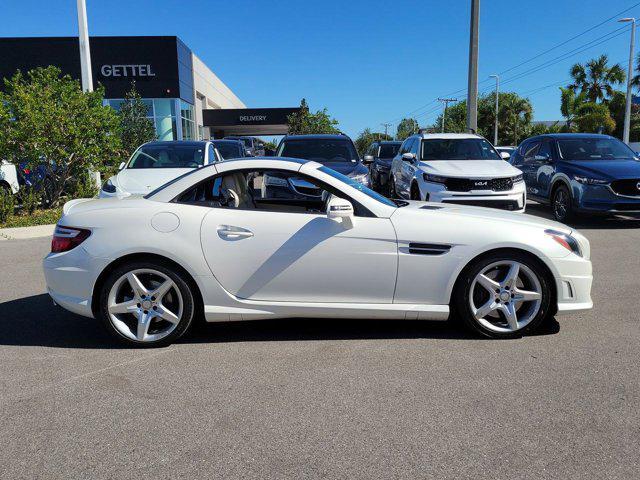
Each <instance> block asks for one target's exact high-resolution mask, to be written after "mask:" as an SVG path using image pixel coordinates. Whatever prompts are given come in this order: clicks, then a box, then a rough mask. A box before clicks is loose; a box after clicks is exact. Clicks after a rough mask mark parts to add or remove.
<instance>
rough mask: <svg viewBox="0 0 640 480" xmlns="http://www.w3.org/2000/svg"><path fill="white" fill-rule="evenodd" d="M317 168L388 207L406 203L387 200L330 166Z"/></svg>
mask: <svg viewBox="0 0 640 480" xmlns="http://www.w3.org/2000/svg"><path fill="white" fill-rule="evenodd" d="M318 170H320V171H321V172H323V173H326V174H327V175H331V176H332V177H333V178H337V179H338V180H340V181H341V182H343V183H346V184H347V185H349V186H350V187H353V188H355V189H356V190H360V191H361V192H362V193H364V194H366V195H368V196H369V197H371V198H373V199H374V200H377V201H378V202H380V203H384V204H385V205H387V206H389V207H398V206H404V205H406V202H402V205H400V204H397V203H395V202H393V201H392V200H389V199H388V198H387V197H383V196H382V195H380V194H379V193H376V192H374V191H373V190H371V189H370V188H368V187H365V186H364V185H363V184H362V183H360V182H357V181H355V180H354V179H353V178H350V177H347V176H346V175H343V174H341V173H338V172H336V171H335V170H334V169H332V168H329V167H320V168H318Z"/></svg>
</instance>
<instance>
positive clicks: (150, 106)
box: [105, 98, 193, 140]
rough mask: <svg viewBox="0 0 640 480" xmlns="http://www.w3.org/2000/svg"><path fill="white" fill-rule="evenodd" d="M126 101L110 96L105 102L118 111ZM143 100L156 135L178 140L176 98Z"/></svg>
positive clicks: (161, 138) (163, 138)
mask: <svg viewBox="0 0 640 480" xmlns="http://www.w3.org/2000/svg"><path fill="white" fill-rule="evenodd" d="M124 101H125V100H124V99H122V98H110V99H108V100H105V104H106V105H109V106H110V107H111V108H113V109H114V110H115V111H116V112H119V111H120V108H121V107H122V104H123V103H124ZM142 101H143V102H144V104H145V106H146V107H147V118H148V119H149V120H151V121H152V122H153V124H154V125H155V128H156V136H157V137H158V140H177V139H178V130H177V127H176V120H177V119H176V107H175V105H176V99H174V98H143V99H142ZM183 103H184V102H183ZM186 105H189V104H186ZM192 108H193V107H192ZM192 115H193V112H192ZM192 118H193V117H192ZM183 131H184V128H183ZM185 138H186V137H185Z"/></svg>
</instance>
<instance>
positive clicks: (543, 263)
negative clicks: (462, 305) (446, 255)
mask: <svg viewBox="0 0 640 480" xmlns="http://www.w3.org/2000/svg"><path fill="white" fill-rule="evenodd" d="M496 253H504V254H507V253H518V254H524V255H526V256H527V257H529V258H530V259H531V260H532V261H533V262H534V263H536V264H537V265H538V266H539V267H540V268H541V269H542V271H543V272H544V273H545V276H546V277H547V280H548V282H549V285H550V286H551V295H552V298H551V305H552V308H553V309H554V310H555V308H557V303H558V302H557V299H558V287H557V285H556V280H555V275H554V273H553V270H552V268H551V267H550V266H549V264H548V263H547V262H546V261H544V260H542V258H541V257H540V255H539V254H538V253H536V252H533V251H530V250H527V249H526V248H518V247H499V248H491V249H489V250H485V251H483V252H481V253H478V254H476V255H475V256H473V257H471V258H469V259H467V261H466V262H464V264H463V265H462V268H459V269H458V271H457V272H456V273H455V281H454V282H452V284H451V285H450V287H449V289H448V292H447V302H448V303H451V299H452V297H453V294H454V292H455V291H456V288H458V284H459V283H460V281H461V280H462V279H463V278H464V274H465V273H466V271H467V270H468V269H469V267H470V266H471V265H473V264H474V263H475V262H476V261H478V260H479V259H481V258H483V257H488V256H490V255H494V254H496Z"/></svg>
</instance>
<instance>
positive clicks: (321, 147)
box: [276, 134, 369, 186]
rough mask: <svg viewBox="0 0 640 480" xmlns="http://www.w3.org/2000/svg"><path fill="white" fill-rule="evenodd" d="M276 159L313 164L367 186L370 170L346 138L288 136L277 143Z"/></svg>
mask: <svg viewBox="0 0 640 480" xmlns="http://www.w3.org/2000/svg"><path fill="white" fill-rule="evenodd" d="M276 156H278V157H290V158H301V159H303V160H313V161H314V162H318V163H321V164H323V165H326V166H327V167H329V168H332V169H334V170H335V171H336V172H339V173H342V174H343V175H346V176H348V177H351V178H353V179H354V180H355V181H357V182H358V183H361V184H362V185H366V186H368V185H369V169H368V168H367V167H366V166H365V165H364V164H363V163H362V162H361V161H360V157H359V156H358V151H357V150H356V147H355V145H354V144H353V142H352V141H351V139H350V138H349V137H348V136H346V135H342V134H338V135H288V136H286V137H284V138H283V139H282V140H281V141H280V144H279V145H278V150H277V151H276Z"/></svg>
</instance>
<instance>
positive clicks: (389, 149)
mask: <svg viewBox="0 0 640 480" xmlns="http://www.w3.org/2000/svg"><path fill="white" fill-rule="evenodd" d="M401 145H402V142H395V141H380V142H373V143H372V144H371V145H370V146H369V148H368V149H367V151H366V152H365V154H364V157H363V158H362V160H363V162H364V164H365V165H367V166H368V167H369V177H370V181H371V188H372V189H373V190H375V191H376V192H379V193H382V194H384V195H388V194H389V171H390V170H391V162H392V160H393V157H395V156H396V155H397V154H398V151H399V150H400V146H401Z"/></svg>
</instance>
